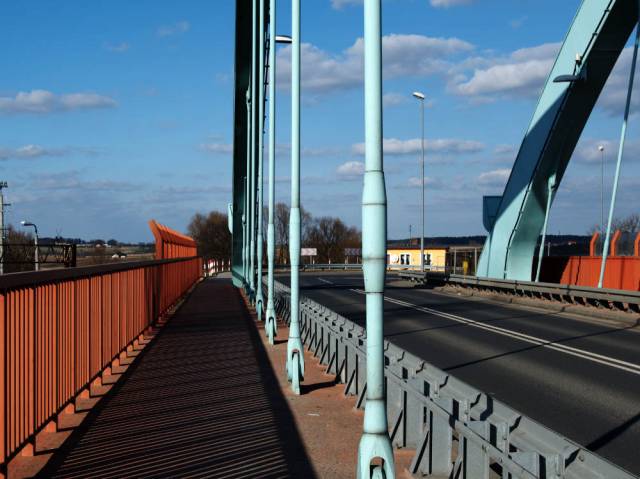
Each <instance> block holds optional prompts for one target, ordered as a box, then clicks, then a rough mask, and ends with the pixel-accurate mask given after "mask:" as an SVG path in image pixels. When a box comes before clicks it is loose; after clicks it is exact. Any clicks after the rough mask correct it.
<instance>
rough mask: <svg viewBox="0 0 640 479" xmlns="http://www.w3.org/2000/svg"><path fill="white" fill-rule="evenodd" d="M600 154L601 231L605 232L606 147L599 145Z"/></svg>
mask: <svg viewBox="0 0 640 479" xmlns="http://www.w3.org/2000/svg"><path fill="white" fill-rule="evenodd" d="M598 151H599V152H600V230H604V145H598Z"/></svg>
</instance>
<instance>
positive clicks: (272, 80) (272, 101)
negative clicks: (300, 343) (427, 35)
mask: <svg viewBox="0 0 640 479" xmlns="http://www.w3.org/2000/svg"><path fill="white" fill-rule="evenodd" d="M269 10H270V13H269V38H270V39H275V42H274V44H273V45H270V46H269V224H268V226H267V261H268V265H267V270H268V271H267V311H266V314H265V316H266V318H265V319H266V325H265V328H266V330H267V338H268V339H269V344H274V342H275V337H276V334H277V333H278V330H277V329H278V328H277V323H276V311H275V305H274V297H273V296H274V291H273V288H274V279H273V268H274V262H275V255H276V251H275V249H276V233H275V227H274V225H273V216H274V211H275V201H276V199H275V181H276V48H275V47H276V44H278V43H291V37H288V36H284V35H276V18H277V17H276V0H269Z"/></svg>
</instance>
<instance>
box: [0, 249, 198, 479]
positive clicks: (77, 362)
mask: <svg viewBox="0 0 640 479" xmlns="http://www.w3.org/2000/svg"><path fill="white" fill-rule="evenodd" d="M201 274H202V260H201V259H200V258H197V257H190V258H181V259H172V260H156V261H145V262H137V263H124V264H109V265H101V266H93V267H86V268H74V269H66V270H51V271H44V272H40V273H33V272H29V273H15V274H8V275H4V276H0V477H1V476H2V475H4V474H6V470H7V464H8V463H9V461H10V460H11V459H12V457H14V456H15V455H16V454H18V453H19V452H20V451H21V450H22V451H24V450H27V449H29V448H31V447H32V446H33V443H34V441H35V438H36V435H37V434H38V433H39V432H40V431H42V430H44V429H45V427H47V428H48V425H49V424H52V421H55V420H56V418H57V416H58V414H60V413H61V412H62V411H64V409H65V408H66V407H68V406H69V405H71V404H73V401H74V398H76V397H78V396H79V395H80V394H81V393H83V392H84V391H86V390H87V388H88V387H90V386H91V384H92V383H93V382H94V381H97V380H99V379H100V378H101V375H102V373H103V371H109V372H110V369H107V368H110V367H112V366H113V365H114V361H115V364H117V362H118V358H119V357H120V356H121V355H122V354H124V353H125V351H126V350H127V348H128V347H131V345H132V344H134V342H135V341H136V340H137V339H138V338H139V337H140V335H141V334H143V333H144V331H145V330H146V329H147V328H148V327H150V326H152V325H153V324H154V323H155V322H156V321H157V320H158V319H159V318H160V317H162V315H164V314H166V312H167V311H168V310H169V309H170V308H171V307H172V306H173V305H175V304H176V302H177V301H178V300H179V299H180V298H181V297H182V296H183V295H184V294H185V293H186V292H187V291H188V290H189V289H190V287H191V286H192V285H193V284H195V283H196V282H197V281H198V279H199V278H200V276H201Z"/></svg>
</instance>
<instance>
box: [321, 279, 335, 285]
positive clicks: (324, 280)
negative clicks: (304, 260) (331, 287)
mask: <svg viewBox="0 0 640 479" xmlns="http://www.w3.org/2000/svg"><path fill="white" fill-rule="evenodd" d="M318 280H319V281H322V282H323V283H327V284H333V282H331V281H329V280H328V279H324V278H318Z"/></svg>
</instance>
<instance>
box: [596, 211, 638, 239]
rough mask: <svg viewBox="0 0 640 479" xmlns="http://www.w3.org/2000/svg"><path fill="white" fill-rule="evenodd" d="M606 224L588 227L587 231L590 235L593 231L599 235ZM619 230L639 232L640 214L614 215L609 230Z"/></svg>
mask: <svg viewBox="0 0 640 479" xmlns="http://www.w3.org/2000/svg"><path fill="white" fill-rule="evenodd" d="M606 228H607V227H606V225H602V226H601V225H595V226H592V227H591V228H589V230H588V233H589V234H590V235H592V234H593V233H595V232H598V233H600V234H601V235H602V234H604V233H605V231H606ZM617 230H620V231H621V232H622V233H638V232H640V215H639V214H638V213H632V214H630V215H629V216H625V217H624V218H620V217H616V218H613V221H611V231H612V232H613V231H617Z"/></svg>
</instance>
